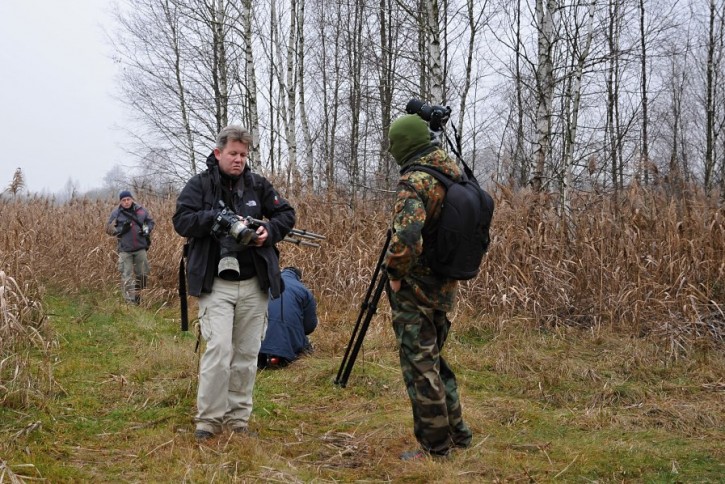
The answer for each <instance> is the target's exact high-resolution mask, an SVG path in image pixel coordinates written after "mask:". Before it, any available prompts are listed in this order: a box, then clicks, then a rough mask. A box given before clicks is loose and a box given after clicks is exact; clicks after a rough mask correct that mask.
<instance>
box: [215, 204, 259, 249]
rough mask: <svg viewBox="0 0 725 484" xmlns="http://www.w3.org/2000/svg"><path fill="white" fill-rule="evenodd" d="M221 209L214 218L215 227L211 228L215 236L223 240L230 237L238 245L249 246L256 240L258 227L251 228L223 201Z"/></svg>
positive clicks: (220, 205)
mask: <svg viewBox="0 0 725 484" xmlns="http://www.w3.org/2000/svg"><path fill="white" fill-rule="evenodd" d="M219 208H220V209H221V210H220V211H219V213H217V215H216V217H215V218H214V225H212V227H211V233H212V234H213V235H214V236H216V237H217V238H221V237H224V236H225V235H229V236H231V237H232V238H233V239H234V240H236V241H237V242H238V243H240V244H244V245H248V244H249V243H250V242H252V241H253V240H256V238H257V231H256V227H253V226H250V225H249V224H248V223H245V222H243V221H242V220H240V219H239V215H237V214H236V213H235V212H234V211H233V210H231V209H229V207H227V206H226V204H225V203H224V202H223V201H221V200H219Z"/></svg>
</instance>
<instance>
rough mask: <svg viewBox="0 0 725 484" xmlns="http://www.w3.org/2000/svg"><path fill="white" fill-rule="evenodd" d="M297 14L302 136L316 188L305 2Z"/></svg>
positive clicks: (309, 178)
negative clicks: (307, 93) (307, 81)
mask: <svg viewBox="0 0 725 484" xmlns="http://www.w3.org/2000/svg"><path fill="white" fill-rule="evenodd" d="M299 2H300V3H299V9H298V12H297V26H298V27H297V83H298V84H299V91H300V92H299V96H300V121H301V123H302V136H303V137H304V140H305V169H306V171H307V176H306V177H305V178H306V181H307V185H308V186H309V187H311V188H312V189H314V187H315V164H314V158H313V154H312V134H311V132H310V123H309V120H308V118H307V105H306V103H305V97H306V96H305V0H299Z"/></svg>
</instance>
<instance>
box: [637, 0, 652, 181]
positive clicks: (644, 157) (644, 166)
mask: <svg viewBox="0 0 725 484" xmlns="http://www.w3.org/2000/svg"><path fill="white" fill-rule="evenodd" d="M644 3H645V0H639V41H640V52H641V64H640V66H641V76H640V77H641V83H640V93H641V96H642V148H641V152H642V154H641V167H640V170H641V171H642V173H643V176H644V184H645V186H646V185H649V163H650V161H649V113H648V111H649V88H648V84H647V39H646V30H645V20H644V19H645V6H644Z"/></svg>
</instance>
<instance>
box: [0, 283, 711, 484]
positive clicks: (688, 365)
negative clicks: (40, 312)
mask: <svg viewBox="0 0 725 484" xmlns="http://www.w3.org/2000/svg"><path fill="white" fill-rule="evenodd" d="M45 302H46V304H47V306H48V310H49V312H50V314H51V316H50V324H51V326H52V329H53V331H54V334H55V335H56V336H57V341H58V343H57V345H55V346H54V347H53V349H52V351H51V355H50V357H48V356H44V355H38V358H37V359H36V360H33V364H34V365H37V367H38V372H41V370H42V372H45V373H46V374H47V375H48V377H49V378H52V380H53V383H52V384H51V386H52V389H53V390H52V392H50V394H49V396H48V397H47V398H45V399H43V400H42V401H38V402H37V404H35V403H34V404H33V405H29V406H25V407H18V406H14V407H8V406H6V407H3V408H0V422H2V423H1V424H0V460H2V462H4V465H5V466H6V469H8V470H9V471H10V472H13V473H14V474H15V475H16V476H20V478H23V476H24V477H25V478H43V479H46V480H48V481H50V482H68V481H95V482H106V481H145V482H167V481H185V480H187V481H202V482H203V481H224V482H235V481H239V482H244V481H257V480H261V481H275V482H278V481H282V482H290V481H291V482H299V481H305V482H306V481H312V480H321V481H343V482H349V481H356V480H366V481H400V482H424V481H426V482H427V481H431V480H436V481H440V482H459V481H463V482H480V481H519V480H529V481H553V480H562V481H576V482H587V481H597V482H615V481H617V482H619V481H642V482H692V481H696V482H721V479H722V476H723V475H725V465H724V464H723V462H725V432H724V431H723V430H722V429H723V428H724V427H725V425H724V423H725V408H724V406H723V405H722V398H723V392H724V391H725V387H723V386H722V380H721V375H723V374H725V356H724V355H723V354H718V353H717V352H713V351H712V350H711V349H710V350H707V351H708V353H707V355H705V356H703V355H693V357H692V358H690V359H680V360H671V359H668V358H667V357H666V354H667V353H666V349H662V348H660V347H659V346H658V345H657V342H655V341H649V340H646V339H641V340H634V339H632V338H624V337H621V336H616V335H613V334H611V335H610V334H598V335H597V336H596V337H594V336H592V335H590V334H589V333H587V332H585V331H582V332H578V331H574V330H572V331H549V332H536V331H531V330H526V329H525V328H517V327H512V328H499V329H496V328H494V327H489V326H481V325H479V326H470V327H469V329H468V330H466V331H465V332H463V333H461V334H458V333H456V326H455V325H454V327H453V332H452V334H451V338H450V339H449V341H448V343H447V345H446V350H445V352H444V356H445V357H446V358H447V360H448V362H449V364H450V365H451V366H452V367H453V369H454V371H456V373H457V376H458V382H459V389H460V393H461V396H462V404H463V411H464V417H465V418H466V420H467V422H468V423H469V425H470V426H471V428H472V429H473V431H474V434H475V435H474V441H473V445H472V447H471V448H468V449H465V450H460V451H457V452H455V454H454V455H453V457H452V458H450V459H447V460H444V461H424V462H418V463H401V462H400V461H399V460H398V455H399V453H400V452H402V451H404V450H408V449H411V448H414V447H415V442H414V438H413V434H412V417H411V412H410V404H409V402H408V398H407V395H406V393H405V389H404V387H403V383H402V378H401V374H400V369H399V367H398V362H397V353H396V351H395V347H394V344H392V340H391V338H392V333H391V332H390V330H389V328H385V327H380V326H378V327H376V328H372V331H371V332H370V333H369V334H368V336H367V338H366V341H365V345H364V348H365V351H364V352H362V353H361V355H360V357H359V358H358V361H357V363H356V365H355V367H354V369H353V372H352V374H351V376H350V380H349V383H348V386H347V388H339V387H338V386H335V385H334V384H333V381H334V379H335V376H336V374H337V371H338V367H339V364H340V359H341V356H342V353H343V351H344V348H341V349H339V351H338V348H337V347H336V346H335V345H337V343H334V344H333V343H329V342H330V341H338V340H344V341H345V342H347V335H344V336H345V337H343V338H341V337H340V335H339V334H337V333H338V332H339V331H340V327H345V328H348V329H345V330H346V331H347V330H351V328H352V323H353V322H354V321H349V324H348V325H347V326H344V325H339V324H338V325H333V324H330V325H329V326H327V325H326V324H325V321H324V320H323V321H321V323H320V327H319V328H318V330H317V331H316V332H315V334H314V335H313V337H314V338H315V339H317V340H318V341H321V342H322V344H320V345H319V347H321V348H322V350H321V351H318V352H316V353H314V354H313V355H311V356H309V357H305V358H303V359H302V360H300V361H297V362H295V363H294V364H292V365H291V366H290V367H288V368H285V369H281V370H263V371H260V372H259V373H258V375H257V383H256V387H255V395H254V397H255V407H254V413H253V416H252V421H251V427H252V429H253V430H255V431H257V432H258V433H259V434H260V435H259V438H257V439H249V438H243V437H239V436H236V435H230V434H223V435H222V436H220V437H219V438H216V439H213V440H212V441H211V442H209V443H205V444H203V445H199V444H197V443H196V442H195V441H194V438H193V428H194V427H193V418H192V417H193V414H194V410H195V399H196V382H197V374H196V372H197V364H198V354H196V353H195V352H194V346H195V343H196V336H195V335H194V334H193V333H183V334H182V333H180V332H179V330H178V323H177V319H176V318H177V314H176V310H174V309H170V308H167V307H164V306H159V307H153V308H145V307H135V306H126V305H124V304H123V303H120V302H117V301H116V300H115V298H112V297H107V295H106V297H104V296H103V295H102V294H81V295H80V296H77V297H76V298H74V299H72V298H69V297H58V296H52V297H47V299H46V301H45ZM703 351H704V350H703ZM718 375H720V379H718ZM2 462H0V463H2Z"/></svg>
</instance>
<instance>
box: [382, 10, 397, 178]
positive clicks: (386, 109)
mask: <svg viewBox="0 0 725 484" xmlns="http://www.w3.org/2000/svg"><path fill="white" fill-rule="evenodd" d="M390 2H391V0H380V3H379V10H378V12H379V13H378V15H379V18H380V32H379V35H380V47H381V49H380V83H379V85H378V94H379V96H380V126H381V127H382V131H383V132H382V136H381V137H380V165H379V168H378V171H379V172H380V174H381V175H382V178H383V183H384V185H385V187H386V188H387V187H388V186H389V185H390V184H391V183H392V180H391V156H390V154H389V153H388V147H389V145H390V140H389V139H388V130H389V128H390V122H391V121H392V119H391V118H392V115H391V106H392V103H393V82H394V78H393V75H394V65H393V41H394V34H393V32H392V29H391V25H392V19H391V13H392V8H391V4H390Z"/></svg>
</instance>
